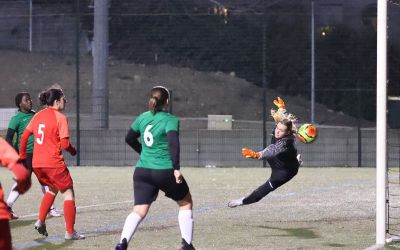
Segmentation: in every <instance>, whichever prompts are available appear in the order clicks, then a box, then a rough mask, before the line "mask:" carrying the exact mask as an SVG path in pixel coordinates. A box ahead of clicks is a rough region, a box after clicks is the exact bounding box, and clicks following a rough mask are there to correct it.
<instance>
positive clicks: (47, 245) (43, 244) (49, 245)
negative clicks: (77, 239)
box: [26, 239, 74, 250]
mask: <svg viewBox="0 0 400 250" xmlns="http://www.w3.org/2000/svg"><path fill="white" fill-rule="evenodd" d="M35 242H36V243H37V244H38V245H36V246H32V247H29V248H26V249H29V250H42V249H46V250H51V249H63V248H66V247H68V246H71V245H72V244H73V243H74V241H73V240H65V241H63V242H62V243H60V244H55V243H54V242H48V241H46V240H43V239H41V240H35Z"/></svg>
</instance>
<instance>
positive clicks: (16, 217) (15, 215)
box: [7, 206, 19, 220]
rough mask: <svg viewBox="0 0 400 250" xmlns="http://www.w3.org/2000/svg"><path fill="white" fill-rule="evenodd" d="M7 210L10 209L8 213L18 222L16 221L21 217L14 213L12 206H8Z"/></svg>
mask: <svg viewBox="0 0 400 250" xmlns="http://www.w3.org/2000/svg"><path fill="white" fill-rule="evenodd" d="M7 209H8V212H9V213H10V215H11V219H12V220H16V219H18V218H19V216H18V215H17V214H16V213H14V211H13V210H12V208H11V207H10V206H7Z"/></svg>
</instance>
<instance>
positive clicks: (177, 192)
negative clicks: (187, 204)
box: [133, 167, 189, 205]
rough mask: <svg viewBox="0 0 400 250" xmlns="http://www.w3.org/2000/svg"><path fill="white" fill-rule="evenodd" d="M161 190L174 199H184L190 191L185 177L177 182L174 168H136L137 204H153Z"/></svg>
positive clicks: (135, 187)
mask: <svg viewBox="0 0 400 250" xmlns="http://www.w3.org/2000/svg"><path fill="white" fill-rule="evenodd" d="M159 190H161V191H163V192H164V193H165V196H167V197H169V198H171V199H173V200H174V201H180V200H182V199H183V198H185V196H186V195H187V194H188V193H189V187H188V185H187V183H186V181H185V179H184V178H183V180H182V183H180V184H177V183H176V180H175V176H174V170H173V169H161V170H156V169H148V168H138V167H137V168H136V169H135V172H134V174H133V191H134V195H135V205H143V204H151V203H152V202H153V201H155V200H156V199H157V196H158V191H159Z"/></svg>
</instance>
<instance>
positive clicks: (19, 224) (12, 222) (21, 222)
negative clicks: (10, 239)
mask: <svg viewBox="0 0 400 250" xmlns="http://www.w3.org/2000/svg"><path fill="white" fill-rule="evenodd" d="M35 222H36V220H10V227H11V228H17V227H25V226H28V225H32V227H33V224H34V223H35Z"/></svg>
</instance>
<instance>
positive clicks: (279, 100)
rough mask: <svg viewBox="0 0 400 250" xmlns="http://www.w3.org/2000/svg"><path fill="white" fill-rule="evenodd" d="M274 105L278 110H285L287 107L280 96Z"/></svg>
mask: <svg viewBox="0 0 400 250" xmlns="http://www.w3.org/2000/svg"><path fill="white" fill-rule="evenodd" d="M274 104H275V106H276V107H278V109H284V108H285V107H286V106H285V102H284V101H283V100H282V99H281V98H280V97H279V96H278V97H277V99H276V100H274Z"/></svg>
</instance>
